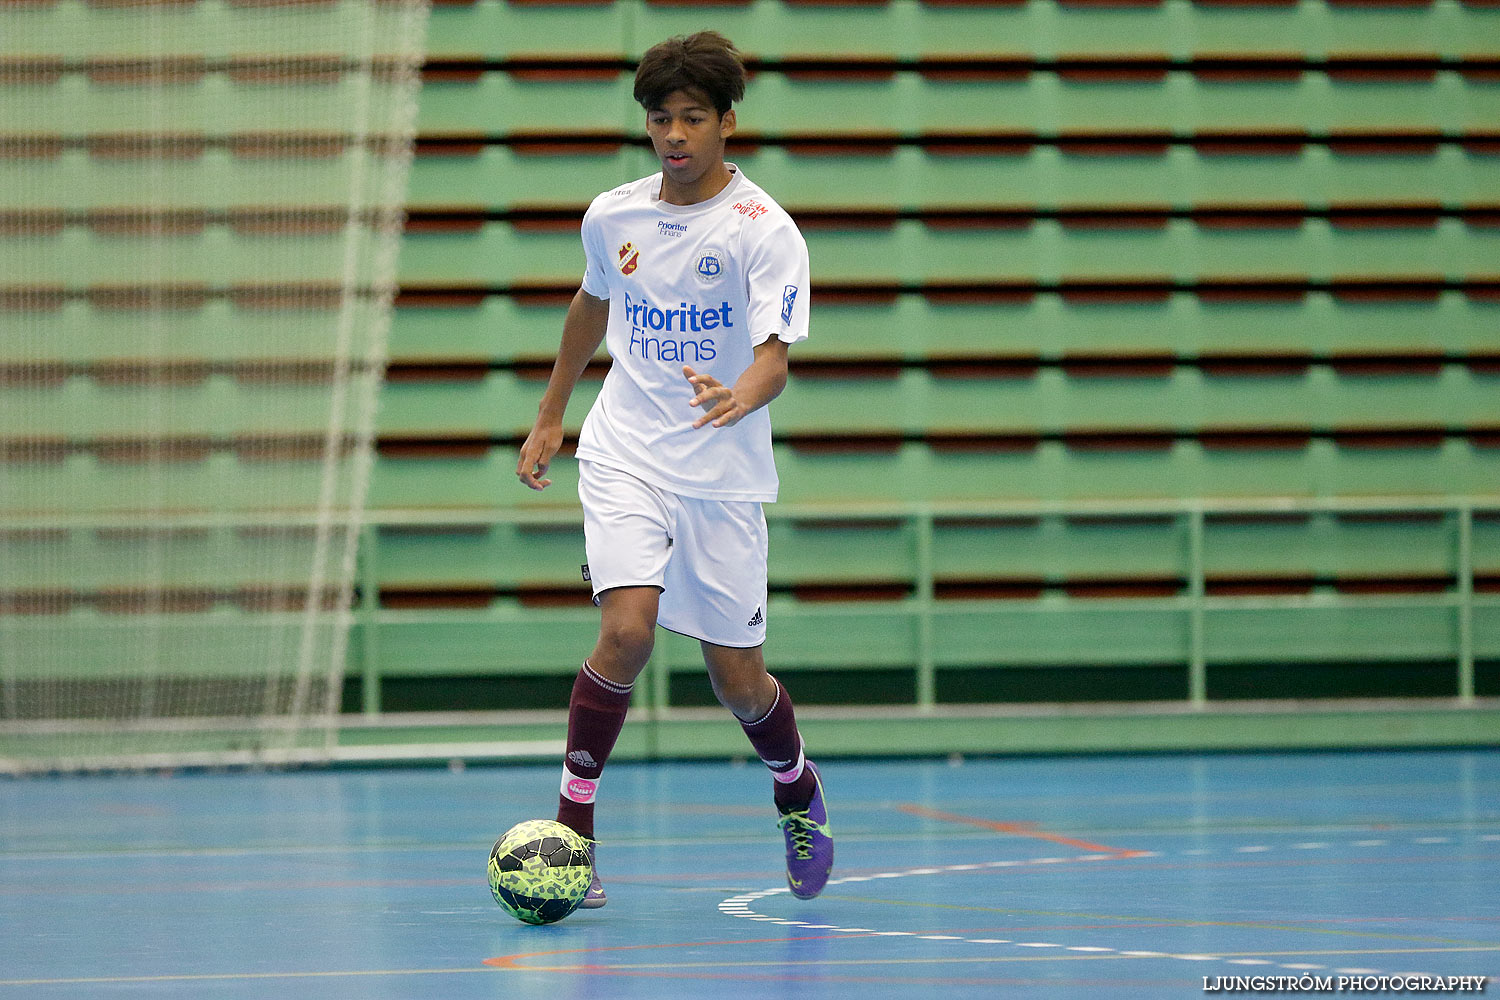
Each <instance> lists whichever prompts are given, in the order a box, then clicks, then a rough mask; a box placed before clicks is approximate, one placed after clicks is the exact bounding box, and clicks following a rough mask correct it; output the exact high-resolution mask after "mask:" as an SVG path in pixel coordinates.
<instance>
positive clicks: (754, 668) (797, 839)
mask: <svg viewBox="0 0 1500 1000" xmlns="http://www.w3.org/2000/svg"><path fill="white" fill-rule="evenodd" d="M702 646H703V660H704V663H706V664H707V665H708V676H709V680H710V681H711V682H712V683H713V688H714V695H715V696H716V697H717V698H718V699H719V703H720V704H722V705H723V706H724V707H725V708H727V709H729V710H730V711H731V712H733V713H734V715H735V717H736V718H737V719H739V721H740V726H741V728H743V729H744V731H745V735H746V736H747V737H749V739H750V745H751V746H753V747H754V748H755V752H756V753H757V754H758V755H759V756H760V759H761V761H762V762H763V763H764V764H765V765H766V767H767V768H769V769H770V771H771V777H772V778H774V779H775V781H774V783H773V788H774V795H775V800H776V809H777V811H778V812H780V813H781V819H780V821H779V822H780V825H781V828H782V832H783V833H784V834H785V836H786V866H787V867H786V871H787V883H788V884H789V885H790V886H791V889H792V892H793V894H795V895H797V896H798V897H800V898H802V899H811V898H812V897H813V896H816V895H817V894H818V893H820V892H822V891H823V886H824V885H826V884H827V882H828V875H829V872H830V871H831V870H832V868H833V831H832V829H831V828H830V826H829V823H828V807H827V803H826V802H825V801H824V799H823V786H822V782H821V780H820V779H819V776H818V770H817V767H816V765H814V764H813V763H812V761H810V760H807V758H806V756H805V755H804V752H803V743H802V734H801V733H800V732H798V730H797V715H796V712H795V711H794V710H793V708H792V698H791V695H789V694H788V693H787V690H786V688H785V687H783V686H782V684H781V682H780V681H778V680H776V679H775V678H774V677H772V676H771V675H770V674H768V673H767V672H766V663H765V658H764V657H763V656H762V654H761V650H760V647H759V646H751V647H747V648H746V647H732V646H719V645H715V644H714V643H711V642H704V643H702Z"/></svg>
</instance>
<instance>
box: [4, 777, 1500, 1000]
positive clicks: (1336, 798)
mask: <svg viewBox="0 0 1500 1000" xmlns="http://www.w3.org/2000/svg"><path fill="white" fill-rule="evenodd" d="M557 774H558V769H557V767H555V766H551V765H549V766H545V767H543V766H517V767H493V768H480V767H470V768H468V769H467V770H445V769H430V770H365V771H347V770H345V771H337V770H335V771H304V772H292V773H283V774H274V773H273V774H254V773H242V774H184V775H177V776H172V777H167V776H158V775H151V776H114V777H85V778H69V779H57V778H47V779H18V780H6V781H0V927H3V934H0V997H5V998H9V997H27V998H30V997H36V998H55V997H69V998H73V997H88V998H93V997H115V996H121V997H145V996H150V997H195V998H196V997H213V998H242V997H309V998H311V997H316V998H320V1000H337V998H361V1000H363V998H383V997H403V998H405V997H411V998H427V997H432V998H443V1000H463V998H469V997H483V998H506V1000H530V998H538V1000H558V998H590V1000H612V998H636V997H640V998H648V997H649V998H660V997H672V998H678V997H683V998H698V997H733V998H736V1000H748V998H761V997H778V998H780V997H786V998H798V1000H821V998H835V997H837V998H844V997H858V998H860V1000H885V998H891V1000H897V998H899V1000H910V998H912V997H920V998H927V997H965V998H968V997H1001V996H1004V997H1012V996H1017V997H1019V996H1026V997H1046V998H1074V997H1077V998H1083V997H1088V998H1091V1000H1097V998H1137V997H1139V998H1152V1000H1157V998H1169V997H1192V996H1204V995H1206V989H1207V991H1208V992H1218V986H1219V985H1221V984H1225V983H1227V984H1230V985H1233V984H1235V983H1236V982H1239V983H1241V984H1243V983H1244V982H1245V980H1243V979H1241V980H1235V979H1233V978H1232V977H1251V976H1256V977H1273V976H1284V977H1292V978H1294V979H1297V980H1299V981H1301V982H1302V984H1303V985H1304V986H1308V985H1315V984H1316V980H1317V979H1318V978H1323V977H1327V981H1329V982H1333V983H1334V984H1335V988H1336V987H1337V981H1339V980H1341V979H1342V980H1348V981H1354V982H1359V983H1363V984H1365V985H1367V986H1368V985H1375V984H1378V983H1379V982H1380V979H1379V977H1382V976H1384V977H1402V976H1444V977H1446V976H1483V975H1492V976H1494V975H1500V752H1458V751H1454V752H1401V753H1396V752H1383V753H1319V754H1311V753H1309V754H1279V755H1272V754H1264V755H1260V754H1255V755H1252V754H1246V755H1223V756H1140V757H1073V758H1041V759H986V760H968V761H941V760H939V761H838V760H830V761H827V762H826V766H825V768H824V775H825V779H826V785H827V789H828V797H829V806H830V811H831V816H832V821H833V826H834V831H835V834H836V836H837V844H838V862H837V866H836V869H835V872H834V879H833V881H832V883H831V884H830V885H829V887H828V889H827V891H826V892H825V893H824V895H823V896H822V897H820V898H819V899H817V900H814V901H811V902H801V901H798V900H796V899H794V898H792V897H791V896H790V895H788V894H787V892H786V890H785V882H784V880H783V876H782V873H781V869H780V864H781V843H780V835H779V833H778V831H777V830H776V827H775V825H774V818H773V815H772V813H771V806H770V801H769V800H770V779H769V777H768V776H767V775H766V773H765V771H764V770H763V769H761V768H760V767H759V766H758V765H756V766H746V765H734V764H729V763H722V764H721V763H691V764H642V765H624V764H617V765H614V766H612V767H610V768H609V769H608V770H607V771H606V773H605V780H604V782H603V784H602V786H601V789H600V823H599V835H600V838H601V847H600V857H599V860H600V870H601V873H602V875H603V876H604V879H605V885H606V887H607V888H608V891H609V894H610V902H609V905H608V906H607V907H605V908H604V909H601V910H595V911H580V912H578V913H575V914H574V915H573V916H571V917H569V918H568V919H566V920H564V921H562V922H561V923H558V924H554V925H550V926H545V927H530V926H526V925H523V924H520V923H518V922H516V921H514V920H512V919H510V918H509V917H507V916H505V915H504V914H503V913H502V912H501V911H500V910H499V909H498V908H497V907H496V906H495V904H494V903H493V902H492V900H491V899H490V894H489V889H488V886H487V884H486V879H485V863H486V861H487V859H488V854H489V848H490V845H491V843H492V842H493V841H494V839H495V837H496V836H497V835H498V834H499V833H500V832H501V831H502V830H503V829H505V828H506V827H508V826H510V825H511V824H512V823H514V822H516V821H518V820H521V819H526V818H532V817H546V816H550V815H551V810H552V807H553V804H554V802H555V800H556V799H555V797H556V789H557ZM1220 977H1223V978H1222V979H1221V978H1220ZM1303 977H1307V978H1303ZM1263 982H1264V981H1263ZM1385 982H1386V983H1387V984H1388V985H1396V986H1401V987H1402V990H1401V992H1400V993H1398V992H1397V991H1395V990H1390V991H1385V994H1384V995H1393V996H1394V995H1412V991H1411V990H1410V987H1411V986H1413V985H1416V984H1417V983H1418V982H1420V980H1413V979H1400V978H1398V979H1395V980H1386V981H1385ZM1497 990H1500V986H1496V985H1492V986H1491V992H1495V991H1497ZM1345 992H1349V991H1347V990H1346V991H1345ZM1361 992H1362V993H1363V995H1367V996H1368V995H1382V994H1381V993H1377V992H1371V991H1368V990H1366V991H1361ZM1350 995H1352V993H1351V994H1350Z"/></svg>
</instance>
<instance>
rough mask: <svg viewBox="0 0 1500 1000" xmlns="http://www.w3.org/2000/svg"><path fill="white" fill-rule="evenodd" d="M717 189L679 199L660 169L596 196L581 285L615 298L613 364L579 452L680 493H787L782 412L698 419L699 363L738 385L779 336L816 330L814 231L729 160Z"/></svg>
mask: <svg viewBox="0 0 1500 1000" xmlns="http://www.w3.org/2000/svg"><path fill="white" fill-rule="evenodd" d="M729 166H730V169H731V170H732V171H733V176H732V178H731V180H730V182H729V185H728V186H727V187H725V188H724V190H723V191H720V192H719V193H718V194H717V195H715V196H714V197H712V198H710V199H709V200H708V201H704V202H699V203H698V204H696V205H671V204H668V203H666V202H664V201H661V200H660V199H659V198H658V197H657V196H658V195H659V194H660V191H661V174H659V173H658V174H654V175H652V176H650V177H645V178H642V179H641V180H638V181H632V182H631V183H629V184H625V185H623V186H621V187H618V188H615V189H614V190H613V191H608V192H605V193H604V194H601V195H600V196H599V197H597V198H595V199H594V201H593V204H591V205H590V206H589V210H588V212H587V214H585V215H584V217H583V248H584V254H585V256H586V258H587V262H588V264H587V269H586V270H585V272H584V276H583V290H584V291H585V292H587V293H588V294H590V295H592V296H594V297H595V298H599V299H609V327H608V330H607V331H606V333H605V343H606V344H607V345H608V348H609V353H610V357H611V358H612V360H613V363H612V364H611V366H610V370H609V374H608V375H607V376H606V377H605V379H604V387H603V389H602V390H600V393H599V399H598V401H597V402H596V403H595V404H594V407H593V409H592V410H590V411H589V415H588V417H587V418H586V419H585V420H584V423H583V432H582V434H581V435H580V437H579V441H578V457H579V458H580V459H587V460H588V461H592V462H597V463H599V464H601V465H608V466H612V467H614V468H619V469H623V470H625V471H627V472H630V473H632V474H634V475H635V476H637V477H639V478H640V479H642V480H644V481H645V482H648V483H650V484H652V485H653V486H656V487H658V488H659V489H664V490H669V491H671V492H673V493H677V494H679V495H681V496H688V497H697V498H700V499H704V500H749V501H771V500H775V499H776V491H777V485H778V483H777V479H776V464H775V461H774V459H773V458H772V454H771V417H770V413H769V412H768V408H767V407H761V408H760V409H758V410H756V411H754V412H753V413H751V414H749V415H748V416H746V417H745V418H744V419H743V420H741V421H740V422H739V423H737V424H735V425H734V426H732V427H714V426H712V425H711V424H710V425H705V426H703V427H701V428H698V429H696V430H695V429H694V428H693V422H694V421H695V420H697V419H698V418H699V417H701V416H702V415H703V414H704V412H705V411H704V410H703V409H701V408H698V407H694V406H690V405H688V404H689V403H690V401H691V400H692V398H693V395H694V391H693V387H692V386H691V385H690V384H689V383H688V381H687V378H686V376H684V375H683V373H682V367H683V365H689V366H691V367H692V369H693V370H694V371H695V372H698V373H699V374H707V375H712V376H713V377H714V378H716V379H718V380H719V381H720V382H721V383H722V384H724V385H726V386H732V385H734V383H735V381H736V380H737V379H738V378H739V377H740V374H741V373H742V372H744V370H745V369H746V368H748V367H749V366H750V362H751V361H752V360H753V359H754V348H755V347H756V346H757V345H759V344H762V343H764V342H765V341H766V340H768V339H770V338H771V337H780V338H781V339H782V340H784V341H786V342H787V343H795V342H797V341H799V340H803V339H805V338H806V337H807V318H808V310H807V306H808V301H807V300H808V289H807V283H808V261H807V243H806V242H805V241H804V240H803V238H802V234H801V233H800V232H798V231H797V226H796V224H795V223H793V222H792V219H791V216H789V215H787V213H786V211H785V210H783V209H782V207H781V206H780V205H778V204H776V202H775V201H773V200H772V199H771V197H770V196H769V195H767V194H766V193H765V192H764V191H762V190H761V189H760V188H759V187H757V186H756V185H755V184H753V183H751V182H750V180H749V179H748V178H747V177H745V175H744V174H742V173H740V171H739V169H738V168H737V167H735V166H734V164H730V165H729Z"/></svg>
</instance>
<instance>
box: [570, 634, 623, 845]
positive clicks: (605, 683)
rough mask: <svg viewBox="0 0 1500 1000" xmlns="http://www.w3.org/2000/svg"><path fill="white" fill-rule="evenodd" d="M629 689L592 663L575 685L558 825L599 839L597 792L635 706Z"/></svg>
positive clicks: (584, 667)
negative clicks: (596, 821) (598, 670)
mask: <svg viewBox="0 0 1500 1000" xmlns="http://www.w3.org/2000/svg"><path fill="white" fill-rule="evenodd" d="M630 688H631V685H629V684H616V683H615V682H614V681H611V680H608V679H607V678H605V677H604V676H602V675H601V674H599V673H598V672H597V671H595V670H594V668H593V667H591V666H589V663H588V661H587V660H584V661H583V669H582V670H580V671H578V677H577V678H576V679H575V680H574V681H573V696H572V698H570V699H569V701H568V752H567V757H566V759H564V760H563V774H562V790H561V791H560V792H559V793H558V796H557V821H558V822H559V823H562V824H563V825H564V826H569V827H572V828H573V829H574V830H576V831H577V832H578V833H579V834H580V835H581V836H584V837H587V838H588V839H589V840H593V839H594V793H595V792H596V791H597V790H598V787H599V772H601V771H603V770H604V762H605V761H606V760H608V759H609V752H610V751H611V750H613V749H614V748H615V740H616V739H617V738H618V737H619V735H620V728H621V727H622V726H624V725H625V712H626V710H627V709H628V708H629V707H630Z"/></svg>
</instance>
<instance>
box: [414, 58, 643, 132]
mask: <svg viewBox="0 0 1500 1000" xmlns="http://www.w3.org/2000/svg"><path fill="white" fill-rule="evenodd" d="M630 89H631V78H630V76H629V75H628V74H626V73H624V72H620V73H617V74H615V75H614V77H613V78H611V79H594V78H589V77H580V78H578V79H572V80H534V81H528V80H519V79H516V77H515V76H514V75H513V74H509V73H502V72H486V73H483V74H482V75H481V76H480V77H479V79H478V80H477V81H474V82H472V83H469V82H461V83H454V82H444V81H436V82H429V83H427V84H425V85H423V87H422V95H421V100H420V106H419V108H418V111H417V130H418V132H420V133H423V134H426V133H434V132H436V133H446V132H476V131H477V132H482V133H485V134H489V135H508V134H510V133H513V132H551V133H555V134H561V135H568V134H575V133H587V132H600V131H617V130H619V129H620V128H621V127H622V126H623V125H624V124H625V123H626V122H630V123H634V122H635V121H636V120H637V118H638V117H639V116H638V115H636V114H634V113H633V112H632V111H631V108H632V107H635V108H636V110H637V111H638V110H639V106H638V105H634V103H633V101H632V99H631V96H630Z"/></svg>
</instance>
